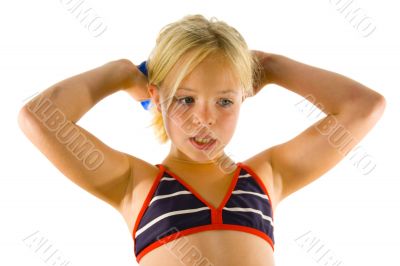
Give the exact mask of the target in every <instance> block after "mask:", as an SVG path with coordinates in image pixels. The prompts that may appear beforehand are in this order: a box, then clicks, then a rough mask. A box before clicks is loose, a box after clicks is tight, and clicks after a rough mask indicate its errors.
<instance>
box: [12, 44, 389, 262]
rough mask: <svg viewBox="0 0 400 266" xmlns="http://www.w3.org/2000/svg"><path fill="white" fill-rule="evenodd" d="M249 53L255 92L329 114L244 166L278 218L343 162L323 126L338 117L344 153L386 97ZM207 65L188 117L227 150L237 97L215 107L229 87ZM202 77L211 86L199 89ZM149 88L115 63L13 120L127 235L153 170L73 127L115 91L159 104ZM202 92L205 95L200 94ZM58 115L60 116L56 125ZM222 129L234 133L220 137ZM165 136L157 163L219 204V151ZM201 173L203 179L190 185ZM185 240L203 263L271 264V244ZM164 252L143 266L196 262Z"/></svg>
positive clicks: (52, 92)
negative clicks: (256, 61)
mask: <svg viewBox="0 0 400 266" xmlns="http://www.w3.org/2000/svg"><path fill="white" fill-rule="evenodd" d="M255 54H256V55H257V56H258V57H259V58H260V61H261V62H262V64H263V67H264V69H265V75H264V76H263V79H262V80H260V81H259V83H257V84H255V87H254V91H255V93H257V92H258V91H259V90H261V88H263V87H265V85H267V84H277V85H280V86H282V87H284V88H287V89H289V90H292V91H293V92H295V93H297V94H299V95H302V96H303V97H307V95H313V96H314V98H315V99H316V100H317V102H318V103H321V104H322V105H323V106H324V107H325V109H324V112H325V113H326V114H327V117H325V118H324V119H321V120H320V121H318V122H317V123H315V124H314V125H312V126H310V127H309V128H307V129H306V130H304V132H302V133H301V134H299V135H298V136H296V137H295V138H293V139H292V140H289V141H287V142H285V143H282V144H279V145H276V146H273V147H270V148H267V149H265V150H263V151H261V152H260V153H258V154H256V155H254V156H252V157H251V158H248V159H247V160H245V161H242V163H244V164H245V165H247V166H249V167H250V168H251V169H252V170H253V171H254V172H255V173H256V174H257V175H258V176H259V177H260V179H261V180H262V182H263V183H264V185H265V187H266V188H267V189H268V191H269V194H270V197H271V201H272V204H273V211H274V212H275V210H276V207H277V205H278V204H279V202H281V201H282V200H283V199H284V198H286V197H287V196H289V195H290V194H292V193H294V192H295V191H297V190H299V189H301V188H302V187H304V186H306V185H308V184H309V183H311V182H313V181H314V180H316V179H317V178H319V177H320V176H322V175H323V174H324V173H325V172H327V171H328V170H329V169H331V168H332V167H334V166H335V165H336V164H337V163H339V162H340V161H341V160H342V159H343V158H344V156H343V155H342V154H340V153H339V152H338V151H337V149H336V148H335V147H333V146H332V143H331V142H329V140H328V138H327V136H326V135H324V134H321V130H320V129H321V127H322V126H324V125H325V124H326V125H329V123H328V122H329V121H331V120H329V119H332V118H335V119H336V122H337V123H338V124H341V125H343V126H344V127H345V128H346V129H347V130H348V131H349V132H351V134H352V136H353V137H354V140H353V141H352V142H351V143H350V144H349V145H348V146H347V147H346V148H347V150H351V149H352V148H353V147H354V146H355V145H356V144H357V143H358V142H359V141H360V140H361V139H362V138H363V137H364V136H365V135H366V134H367V133H368V132H369V131H370V130H371V129H372V127H373V126H374V125H375V124H376V122H377V121H378V120H379V119H380V117H381V115H382V114H383V111H384V109H385V100H384V98H383V96H382V95H380V94H378V93H377V92H375V91H373V90H371V89H369V88H367V87H365V86H363V85H362V84H360V83H357V82H355V81H353V80H351V79H349V78H346V77H344V76H341V75H338V74H336V73H333V72H329V71H325V70H321V69H318V68H314V67H311V66H308V65H305V64H301V63H299V62H296V61H294V60H291V59H289V58H286V57H284V56H280V55H273V54H267V53H263V52H260V51H256V53H255ZM205 66H206V65H204V66H203V67H201V66H200V67H199V69H197V70H198V72H197V74H196V75H193V76H191V77H189V78H188V79H187V80H185V82H186V84H185V85H186V86H191V87H195V85H198V88H197V89H198V91H197V92H195V93H194V95H192V96H193V97H194V98H195V101H194V103H193V105H191V106H190V108H188V110H189V111H190V112H192V113H194V114H198V116H197V119H196V122H195V124H196V123H198V122H199V123H200V125H201V124H207V125H208V126H210V128H211V129H212V130H213V132H215V133H216V135H217V137H218V138H219V139H220V140H221V145H224V144H226V143H228V142H229V140H230V139H231V137H232V135H233V131H234V127H235V125H236V119H237V115H238V113H239V112H238V110H239V109H240V107H239V106H238V105H240V103H241V102H240V101H239V100H238V99H239V98H240V95H235V96H232V98H234V102H235V104H237V105H236V106H235V107H233V109H231V110H230V111H227V110H225V109H221V107H220V102H219V101H215V100H216V99H217V98H216V94H215V93H216V91H217V90H218V89H219V88H220V87H221V85H222V84H228V83H229V82H231V81H232V80H230V79H225V80H220V79H218V78H219V77H220V75H219V74H218V73H214V72H213V70H212V67H210V66H209V65H208V67H205ZM205 77H207V79H206V78H205ZM207 80H213V82H211V83H209V84H206V83H205V82H207ZM232 82H233V83H232V84H234V81H232ZM205 84H206V85H205ZM213 84H214V85H213ZM147 85H148V84H147V80H146V77H145V76H143V75H142V73H141V72H140V71H138V70H137V68H136V67H135V66H134V65H133V64H132V63H131V62H130V61H129V60H126V59H123V60H117V61H112V62H109V63H107V64H105V65H103V66H100V67H98V68H96V69H93V70H90V71H87V72H84V73H82V74H80V75H76V76H73V77H71V78H68V79H65V80H63V81H60V82H59V83H57V84H54V85H53V86H51V87H50V88H48V89H47V90H45V91H44V92H42V93H41V94H40V95H38V96H36V97H35V98H34V99H33V100H31V101H30V102H29V103H28V104H26V105H25V106H24V107H23V108H22V109H21V111H20V113H19V116H18V122H19V125H20V128H21V130H22V131H23V132H24V133H25V135H26V136H27V137H28V138H29V139H30V140H31V141H32V143H34V145H35V146H36V147H37V148H38V149H39V150H40V151H41V152H42V153H43V154H44V155H46V157H47V158H48V159H49V160H50V161H51V162H52V163H53V164H54V165H55V166H56V167H57V168H58V169H59V170H60V171H61V172H62V173H63V174H64V175H65V176H66V177H68V178H69V179H70V180H71V181H72V182H74V183H75V184H77V185H79V186H80V187H82V188H83V189H85V190H87V191H88V192H89V193H91V194H93V195H95V196H96V197H98V198H99V199H101V200H103V201H105V202H106V203H108V204H110V205H111V206H113V207H114V208H115V209H116V210H118V211H119V212H120V213H121V215H122V216H123V217H124V219H125V221H126V223H127V226H128V228H129V232H130V233H132V231H133V227H134V224H135V222H136V219H137V216H138V213H139V211H140V209H141V208H142V205H143V202H144V200H145V198H146V196H147V194H148V192H149V190H150V187H151V185H152V183H153V181H154V179H155V177H156V176H157V174H158V173H159V169H158V168H157V167H156V166H154V165H152V164H150V163H148V162H145V161H143V160H141V159H140V158H137V157H135V156H132V155H129V154H126V153H123V152H119V151H116V150H114V149H112V148H110V147H108V146H107V145H105V144H104V143H102V142H101V141H100V140H99V139H97V138H96V137H95V136H94V135H92V134H91V133H90V132H88V131H86V130H85V129H83V128H82V127H79V126H78V125H76V122H77V121H78V120H79V119H80V118H81V117H82V116H83V115H84V114H85V113H86V112H87V111H88V110H90V108H92V107H93V106H94V105H95V104H96V103H98V102H99V101H100V100H101V99H103V98H104V97H106V96H108V95H110V94H112V93H115V92H117V91H119V90H124V91H125V92H127V93H128V94H129V95H131V96H132V97H133V98H134V99H135V100H141V99H146V98H150V97H152V99H153V101H154V102H155V103H160V102H161V101H160V99H162V93H160V94H159V93H158V91H157V90H156V89H155V88H154V87H152V86H151V85H150V86H149V87H148V86H147ZM202 86H204V87H207V88H209V90H199V88H201V87H202ZM213 86H215V87H213ZM332 91H335V93H334V94H332ZM76 95H80V97H76ZM235 97H236V98H235ZM216 102H217V104H216V105H215V103H216ZM46 108H47V109H46ZM55 111H58V116H57V117H58V118H59V119H58V120H57V119H55V114H56V112H55ZM160 111H163V112H165V113H164V114H165V118H166V119H168V112H167V110H163V108H162V106H161V105H160ZM61 118H63V119H64V120H63V119H61ZM57 121H58V122H57ZM223 121H225V124H224V123H223ZM51 122H53V123H51ZM64 122H70V126H71V127H72V128H74V129H76V130H77V132H79V134H80V136H83V137H84V138H85V140H86V141H87V142H90V144H92V145H93V147H95V148H96V151H98V154H101V155H102V157H101V156H100V157H98V158H99V160H100V162H101V163H99V164H98V165H95V164H90V163H89V162H90V160H84V158H82V156H81V155H80V154H79V152H74V151H75V150H73V149H72V150H71V148H70V146H68V145H66V140H65V139H62V138H61V137H60V136H61V135H57V134H55V132H58V131H57V129H59V128H62V125H65V123H64ZM63 123H64V124H63ZM57 126H58V127H57ZM227 128H233V129H232V130H230V131H227ZM167 132H168V133H169V134H170V136H171V140H172V145H171V152H170V154H169V155H168V156H167V157H166V158H165V159H164V160H163V162H161V163H162V164H163V165H164V166H165V167H166V168H167V169H169V170H170V171H171V172H173V173H175V174H177V175H178V176H179V177H181V178H182V179H184V180H185V181H187V183H189V184H190V185H191V186H192V187H193V188H194V189H195V190H196V191H197V192H198V193H199V194H200V195H201V196H202V197H203V198H204V199H205V200H207V201H208V202H209V203H211V204H212V205H213V206H218V205H219V203H220V202H221V200H222V198H223V197H224V195H225V194H226V191H227V189H228V186H229V184H230V182H231V180H232V177H233V171H229V172H221V169H220V168H219V167H217V164H216V163H215V162H218V161H219V160H218V159H219V158H221V157H222V156H226V154H224V152H223V150H221V152H220V153H218V154H215V155H214V156H213V157H205V155H204V154H201V153H199V152H198V151H197V150H195V149H194V148H193V146H191V144H190V143H189V142H188V141H187V138H184V132H181V131H179V128H178V129H177V128H175V127H173V125H172V124H171V123H170V124H169V126H167ZM186 137H188V136H186ZM293 151H296V152H293ZM92 154H96V153H92ZM228 158H229V157H228ZM232 162H233V160H232ZM199 173H202V174H204V176H207V177H208V178H207V179H199V178H196V176H197V175H199ZM183 239H185V241H187V243H189V246H193V247H194V248H196V249H197V250H198V251H199V252H200V253H201V254H202V256H203V257H204V258H207V259H208V260H209V262H210V263H211V264H210V265H265V266H270V265H274V260H273V251H272V249H271V247H270V246H269V245H268V244H267V243H266V242H265V241H264V240H263V239H261V238H259V237H257V236H255V235H251V234H247V233H243V232H238V231H230V230H229V231H228V230H227V231H223V230H222V231H218V230H213V231H206V232H200V233H194V234H192V235H188V236H184V237H182V238H178V239H176V240H174V241H172V242H170V243H171V244H173V243H174V242H175V244H177V247H178V246H179V244H181V243H184V242H183V241H182V240H183ZM171 246H172V245H164V246H161V247H159V248H156V249H154V250H153V251H151V252H149V253H148V254H146V255H145V256H144V257H143V258H142V260H141V262H140V265H145V266H151V265H194V264H193V262H190V261H189V259H188V257H187V256H185V254H186V253H184V252H182V250H179V249H175V250H174V249H172V248H169V247H171Z"/></svg>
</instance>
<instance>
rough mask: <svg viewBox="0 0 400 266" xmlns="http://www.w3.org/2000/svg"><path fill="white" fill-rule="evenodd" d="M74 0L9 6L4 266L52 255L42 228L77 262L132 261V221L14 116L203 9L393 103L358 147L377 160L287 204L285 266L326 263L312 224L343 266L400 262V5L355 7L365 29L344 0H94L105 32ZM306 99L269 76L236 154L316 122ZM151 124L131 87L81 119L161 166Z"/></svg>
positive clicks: (280, 215)
mask: <svg viewBox="0 0 400 266" xmlns="http://www.w3.org/2000/svg"><path fill="white" fill-rule="evenodd" d="M68 1H70V0H68ZM68 1H67V0H64V1H60V0H52V1H50V0H47V1H18V0H16V1H7V4H4V3H3V5H2V8H1V9H0V22H1V23H0V27H1V35H2V37H1V42H0V56H1V60H0V70H1V74H0V78H1V89H0V93H1V105H0V111H1V117H2V126H1V128H2V130H1V138H0V144H1V154H0V156H1V158H0V159H1V162H2V163H1V166H2V171H1V174H0V176H1V179H0V208H1V209H0V211H1V214H0V215H1V219H0V254H1V255H0V265H32V266H33V265H50V263H49V262H45V261H44V258H45V256H42V255H41V254H39V253H40V252H35V250H34V249H33V248H32V247H29V246H28V245H27V244H26V242H25V241H24V240H23V239H25V238H27V237H28V236H29V235H32V234H34V233H35V232H38V233H37V234H38V235H40V236H42V237H43V238H45V239H47V240H48V243H51V244H52V248H53V250H54V251H55V250H58V254H62V256H63V258H65V259H66V260H68V261H70V264H69V265H121V266H122V265H136V261H135V258H134V253H133V240H132V237H131V235H130V232H129V231H128V230H127V227H126V225H125V223H124V221H123V219H122V217H120V216H119V214H118V213H117V212H116V211H115V210H114V209H112V207H110V206H108V205H107V204H105V203H104V202H102V201H100V200H98V199H97V198H95V197H94V196H92V195H91V194H89V193H87V192H86V191H84V190H83V189H81V188H80V187H78V186H76V185H75V184H74V183H72V182H71V181H69V180H68V179H67V178H65V177H64V176H63V175H62V174H61V172H59V171H58V169H57V168H55V167H54V166H53V165H52V164H51V163H50V162H49V161H48V160H47V159H46V157H45V156H44V155H43V154H42V153H41V152H40V151H39V150H37V149H36V148H35V146H34V145H33V144H32V143H31V142H30V141H29V140H28V139H27V138H26V137H25V136H24V135H23V133H22V131H21V130H20V129H19V128H18V125H17V114H18V111H19V109H20V108H21V107H22V106H23V105H24V104H25V103H26V102H27V100H28V99H30V98H31V97H32V96H33V95H35V94H37V93H39V92H41V91H43V90H44V89H46V88H48V87H49V86H50V85H52V84H54V83H56V82H58V81H60V80H62V79H65V78H67V77H70V76H72V75H75V74H78V73H81V72H83V71H86V70H89V69H92V68H95V67H97V66H100V65H102V64H104V63H106V62H108V61H111V60H115V59H119V58H128V59H130V60H131V61H132V62H134V63H135V64H137V65H138V64H140V63H141V62H142V61H143V60H146V59H147V56H148V55H149V53H150V51H151V49H152V48H153V46H154V45H155V39H156V37H157V34H158V32H159V30H160V29H161V27H162V26H164V25H166V24H167V23H170V22H172V21H175V20H177V19H179V18H181V17H183V16H184V15H187V14H195V13H200V14H203V15H205V16H206V17H211V16H215V17H217V18H218V19H221V20H224V21H225V22H227V23H228V24H230V25H231V26H233V27H235V28H236V29H237V30H239V32H241V34H242V35H243V37H244V38H245V39H246V41H247V43H248V46H249V47H250V48H251V49H257V50H263V51H266V52H271V53H277V54H282V55H285V56H287V57H290V58H292V59H295V60H298V61H300V62H303V63H306V64H310V65H313V66H317V67H320V68H324V69H328V70H331V71H334V72H337V73H340V74H343V75H345V76H348V77H350V78H352V79H354V80H357V81H358V82H361V83H362V84H364V85H366V86H368V87H370V88H372V89H373V90H376V91H378V92H379V93H381V94H383V95H384V96H385V98H386V100H387V108H386V111H385V114H384V116H383V117H382V119H381V120H380V121H379V122H378V124H377V125H376V126H375V127H374V128H373V129H372V131H370V133H369V134H368V135H367V137H365V138H364V139H363V140H362V141H361V143H360V144H359V145H358V146H360V147H361V148H362V150H363V152H364V153H365V154H367V155H368V156H370V158H371V157H373V158H374V159H373V160H374V162H375V163H376V168H375V169H374V170H373V171H372V172H371V173H370V174H368V175H364V174H363V172H362V171H361V170H360V169H359V168H357V167H355V166H354V165H353V163H354V162H352V161H350V160H349V159H348V158H345V159H343V160H342V161H341V162H340V163H339V164H338V165H337V166H335V167H334V168H333V169H331V170H330V171H329V172H328V173H326V174H325V175H323V176H322V177H321V178H320V179H318V180H317V181H315V182H314V183H312V184H311V185H309V186H307V187H306V188H304V189H302V190H300V191H298V192H296V193H295V194H293V195H291V196H290V197H289V198H287V199H286V200H284V201H283V202H282V203H281V205H280V206H279V207H278V209H277V212H276V213H275V224H276V228H275V238H276V246H275V248H276V249H275V259H276V263H277V265H281V266H284V265H287V266H289V265H323V264H322V262H321V261H320V262H317V261H316V260H317V256H316V253H315V251H312V250H311V251H307V248H304V247H301V246H300V245H299V243H298V242H297V241H296V239H297V238H299V237H301V236H302V235H304V234H306V233H307V232H309V235H310V236H312V237H315V239H316V240H319V243H320V244H319V245H320V246H322V245H324V249H325V250H326V251H328V250H329V252H330V254H332V256H334V257H335V258H336V259H337V260H339V261H341V262H342V264H340V265H364V266H369V265H374V266H375V265H400V262H399V261H400V259H399V257H398V250H399V248H400V232H399V222H400V219H399V217H398V215H397V214H398V213H399V209H400V193H398V190H399V185H400V181H399V178H400V174H399V173H398V170H397V169H398V168H397V166H398V165H399V163H398V156H397V153H396V152H397V151H398V150H399V143H398V140H397V136H398V135H399V131H398V127H397V123H396V121H398V119H396V117H397V116H398V106H399V104H400V102H399V99H400V98H399V96H400V94H399V87H398V80H397V79H398V76H399V73H400V72H399V66H400V64H399V60H400V46H399V44H400V43H399V37H398V26H399V23H400V21H399V16H398V9H397V8H396V7H395V6H394V5H395V4H394V3H395V2H394V1H379V2H377V1H371V0H369V1H359V2H353V3H352V8H353V9H355V8H360V10H361V11H362V12H364V14H365V15H366V16H368V17H370V18H369V21H370V22H371V21H372V22H373V25H371V26H370V27H372V26H375V27H376V30H375V31H374V32H373V33H372V34H370V35H369V36H367V37H365V32H364V33H363V32H362V31H361V30H360V28H359V29H357V28H355V27H354V26H353V25H354V22H353V23H351V22H349V19H348V18H347V19H346V17H345V13H340V12H339V11H338V10H337V8H338V7H339V6H342V5H343V3H344V2H345V1H342V3H340V1H339V0H336V1H329V0H323V1H317V0H308V1H289V0H285V1H270V0H268V1H267V0H263V1H261V0H257V1H256V0H247V1H211V0H203V1H194V0H185V1H183V0H175V1H152V0H148V1H141V2H139V1H127V0H125V1H123V0H115V1H104V0H103V1H94V0H86V1H84V5H85V6H86V7H87V8H88V7H91V8H93V10H94V11H95V12H96V13H97V14H98V15H99V16H100V17H101V18H102V21H103V23H104V25H106V26H107V29H106V31H105V32H104V33H103V34H101V35H100V36H98V37H94V36H93V32H91V31H90V30H88V29H86V28H85V26H84V25H83V24H81V23H80V21H79V20H78V19H77V18H75V14H73V13H71V12H70V11H68V5H67V2H68ZM74 2H77V1H74ZM346 2H348V1H346ZM70 6H71V5H70ZM363 26H365V27H366V26H367V23H365V24H363ZM77 97H79V96H77ZM299 101H301V97H300V96H298V95H296V94H294V93H292V92H290V91H288V90H286V89H284V88H282V87H279V86H275V85H269V86H266V87H265V88H264V89H263V91H261V92H260V93H259V94H258V95H257V96H256V97H254V98H250V99H248V100H247V101H246V102H245V103H244V105H243V106H242V110H241V115H240V120H239V125H238V127H237V131H236V133H235V135H234V138H233V139H232V141H231V143H230V144H229V146H228V147H227V149H226V151H227V153H229V154H230V155H231V156H232V157H233V159H234V160H235V161H242V160H245V159H247V158H248V157H250V156H252V155H254V154H256V153H258V152H260V151H262V150H264V149H267V148H268V147H270V146H272V145H275V144H277V143H280V142H283V141H286V140H289V139H291V138H292V137H294V136H296V135H297V134H299V133H300V132H301V131H303V130H304V129H306V128H307V127H308V126H309V125H311V124H312V123H314V122H315V121H316V119H310V118H309V117H307V116H306V115H305V114H304V113H302V112H300V111H299V110H298V109H297V108H296V106H295V104H296V103H298V102H299ZM149 123H150V115H149V113H148V112H146V111H144V110H143V109H142V107H141V106H140V104H139V103H138V102H134V101H133V100H132V98H130V97H129V96H128V95H127V94H125V93H124V92H118V93H116V94H113V95H111V96H109V97H107V98H106V99H104V100H102V101H101V102H100V103H99V104H97V105H96V106H95V107H94V108H92V109H91V110H90V111H89V112H88V113H87V114H86V115H85V116H84V117H83V118H82V119H81V120H80V121H79V122H78V124H79V125H80V126H82V127H84V128H85V129H87V130H89V131H90V132H91V133H93V134H94V135H95V136H96V137H98V138H99V139H100V140H102V141H103V142H105V143H106V144H107V145H109V146H111V147H112V148H114V149H117V150H120V151H123V152H127V153H130V154H132V155H134V156H137V157H139V158H141V159H143V160H146V161H148V162H150V163H153V164H156V163H159V162H161V161H162V159H163V158H164V157H165V156H166V155H167V152H168V148H169V143H168V144H166V145H164V146H160V145H159V144H158V143H157V141H156V140H155V138H154V136H153V131H152V129H151V128H150V127H149V126H148V125H149ZM144 143H145V145H144ZM294 152H295V151H294ZM319 255H322V254H321V253H319ZM328 265H332V264H328Z"/></svg>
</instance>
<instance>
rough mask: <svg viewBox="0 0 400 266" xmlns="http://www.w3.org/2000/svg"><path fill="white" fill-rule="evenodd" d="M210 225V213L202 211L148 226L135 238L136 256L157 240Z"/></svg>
mask: <svg viewBox="0 0 400 266" xmlns="http://www.w3.org/2000/svg"><path fill="white" fill-rule="evenodd" d="M207 224H211V211H210V210H204V211H199V212H195V213H186V214H179V215H174V216H170V217H168V218H165V219H162V220H161V221H159V222H157V223H155V224H154V225H153V226H150V227H149V228H148V229H147V230H146V231H144V232H143V233H142V234H140V235H139V236H138V237H137V238H136V247H135V253H136V255H137V254H138V253H139V252H140V251H141V250H142V249H144V248H145V247H146V246H148V245H150V244H151V243H153V242H155V241H157V240H158V239H160V238H162V237H165V236H168V235H171V234H173V233H176V232H178V231H182V230H185V229H188V228H193V227H197V226H202V225H207Z"/></svg>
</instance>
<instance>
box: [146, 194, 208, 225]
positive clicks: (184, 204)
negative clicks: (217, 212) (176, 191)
mask: <svg viewBox="0 0 400 266" xmlns="http://www.w3.org/2000/svg"><path fill="white" fill-rule="evenodd" d="M201 207H206V205H204V203H202V202H201V201H199V200H197V198H196V197H195V196H194V195H193V194H183V195H177V196H174V197H171V198H164V199H158V200H156V201H154V202H153V203H152V204H151V205H150V207H148V208H147V210H146V211H145V213H144V215H143V218H142V220H141V221H140V223H139V227H138V230H139V229H140V228H142V227H143V226H145V225H146V224H147V223H148V222H151V221H152V220H153V219H155V218H157V217H158V216H160V215H163V214H164V213H168V212H172V211H179V210H187V209H196V208H201ZM166 219H169V218H166Z"/></svg>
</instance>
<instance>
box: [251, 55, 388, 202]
mask: <svg viewBox="0 0 400 266" xmlns="http://www.w3.org/2000/svg"><path fill="white" fill-rule="evenodd" d="M253 53H254V54H255V55H256V56H257V57H258V58H259V59H260V62H261V64H262V66H263V68H264V71H265V74H264V76H263V78H262V79H261V80H259V81H258V82H256V84H255V85H254V89H255V93H257V92H258V91H259V90H261V89H262V88H263V87H264V86H265V85H267V84H277V85H279V86H282V87H284V88H286V89H288V90H291V91H292V92H295V93H297V94H299V95H301V96H303V97H304V98H305V99H307V100H308V101H310V102H311V103H312V104H314V105H315V106H317V107H318V108H320V109H321V110H322V111H323V112H324V113H325V114H326V116H325V117H324V118H322V119H320V120H319V121H317V122H316V123H314V124H313V125H312V126H310V127H309V128H307V129H306V130H304V131H303V132H301V133H300V134H299V135H297V136H296V137H294V138H293V139H291V140H289V141H287V142H285V143H281V144H279V145H276V146H273V147H271V148H269V149H267V150H265V151H263V152H261V153H260V154H258V155H257V156H258V158H262V160H264V162H265V163H266V164H269V165H270V166H271V169H272V171H273V183H274V194H275V197H276V199H277V201H280V200H282V199H283V198H285V197H287V196H288V195H290V194H291V193H293V192H295V191H297V190H298V189H300V188H302V187H304V186H305V185H307V184H309V183H311V182H312V181H314V180H316V179H317V178H318V177H320V176H321V175H323V174H324V173H325V172H327V171H328V170H329V169H331V168H332V167H334V166H335V165H336V164H337V163H338V162H340V161H341V160H342V159H343V158H344V157H345V156H346V154H348V152H349V151H350V150H351V149H353V148H354V147H355V145H356V144H357V143H359V142H360V141H361V140H362V139H363V138H364V137H365V135H366V134H367V133H368V132H369V131H370V130H371V129H372V128H373V126H374V125H375V124H376V123H377V121H378V120H379V119H380V117H381V116H382V114H383V112H384V109H385V99H384V97H383V96H382V95H380V94H379V93H377V92H375V91H373V90H371V89H369V88H367V87H366V86H364V85H362V84H360V83H358V82H356V81H354V80H352V79H350V78H347V77H345V76H343V75H340V74H337V73H334V72H330V71H327V70H323V69H320V68H316V67H312V66H309V65H306V64H303V63H300V62H297V61H295V60H292V59H289V58H287V57H285V56H282V55H277V54H267V53H264V52H261V51H253Z"/></svg>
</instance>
